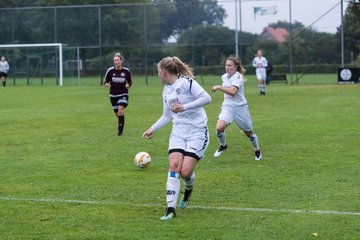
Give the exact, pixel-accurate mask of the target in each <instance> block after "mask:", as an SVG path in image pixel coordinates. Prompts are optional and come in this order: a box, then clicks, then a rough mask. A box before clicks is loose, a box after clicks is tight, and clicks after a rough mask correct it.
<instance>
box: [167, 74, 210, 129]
mask: <svg viewBox="0 0 360 240" xmlns="http://www.w3.org/2000/svg"><path fill="white" fill-rule="evenodd" d="M203 93H206V92H205V90H204V89H203V88H202V87H201V86H200V85H199V84H198V83H197V82H196V81H195V80H193V79H191V78H187V77H183V76H181V77H179V78H178V79H177V80H176V81H175V82H174V84H172V85H165V87H164V90H163V94H162V96H163V101H164V102H163V104H164V111H163V115H170V116H171V118H172V122H173V124H174V125H177V124H184V125H193V126H196V127H204V126H206V125H207V116H206V112H205V110H204V108H203V107H195V108H192V107H191V106H189V105H188V104H189V103H190V104H191V103H192V102H194V101H195V100H196V99H198V98H199V96H200V95H202V94H203ZM206 94H207V93H206ZM209 97H210V96H209ZM210 101H211V99H210ZM176 103H180V104H182V105H183V107H184V109H185V111H184V112H181V113H174V112H173V111H171V106H172V105H173V104H176Z"/></svg>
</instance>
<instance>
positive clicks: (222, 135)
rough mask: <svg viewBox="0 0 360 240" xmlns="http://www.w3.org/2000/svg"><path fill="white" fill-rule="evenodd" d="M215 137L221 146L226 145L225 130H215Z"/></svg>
mask: <svg viewBox="0 0 360 240" xmlns="http://www.w3.org/2000/svg"><path fill="white" fill-rule="evenodd" d="M216 137H217V139H218V141H219V143H220V145H221V146H225V145H226V134H225V131H222V132H218V131H216Z"/></svg>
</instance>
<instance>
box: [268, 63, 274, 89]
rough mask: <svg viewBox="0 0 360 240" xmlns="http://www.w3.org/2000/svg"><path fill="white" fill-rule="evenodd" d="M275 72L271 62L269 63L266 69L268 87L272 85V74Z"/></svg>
mask: <svg viewBox="0 0 360 240" xmlns="http://www.w3.org/2000/svg"><path fill="white" fill-rule="evenodd" d="M273 70H274V67H273V65H272V64H271V62H268V65H267V67H266V85H269V84H270V81H271V72H272V71H273Z"/></svg>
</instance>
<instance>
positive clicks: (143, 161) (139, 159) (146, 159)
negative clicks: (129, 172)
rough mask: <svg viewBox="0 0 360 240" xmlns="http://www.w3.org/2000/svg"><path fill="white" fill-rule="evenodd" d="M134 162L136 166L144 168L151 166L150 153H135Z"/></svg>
mask: <svg viewBox="0 0 360 240" xmlns="http://www.w3.org/2000/svg"><path fill="white" fill-rule="evenodd" d="M134 163H135V165H136V166H138V167H140V168H143V167H147V166H149V164H150V163H151V157H150V154H148V153H147V152H139V153H137V154H136V155H135V158H134Z"/></svg>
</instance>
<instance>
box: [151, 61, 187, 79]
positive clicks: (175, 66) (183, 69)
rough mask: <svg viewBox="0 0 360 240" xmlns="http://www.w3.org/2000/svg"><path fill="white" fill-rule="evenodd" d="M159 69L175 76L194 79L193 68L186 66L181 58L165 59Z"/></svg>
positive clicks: (160, 63) (159, 64)
mask: <svg viewBox="0 0 360 240" xmlns="http://www.w3.org/2000/svg"><path fill="white" fill-rule="evenodd" d="M158 67H159V68H161V69H164V70H166V71H167V72H169V73H171V74H175V75H178V76H179V75H183V76H185V77H190V78H194V73H193V70H192V68H191V67H189V66H188V65H187V64H185V63H184V62H183V61H181V60H180V58H178V57H176V56H174V57H165V58H163V59H161V61H160V62H159V63H158Z"/></svg>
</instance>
